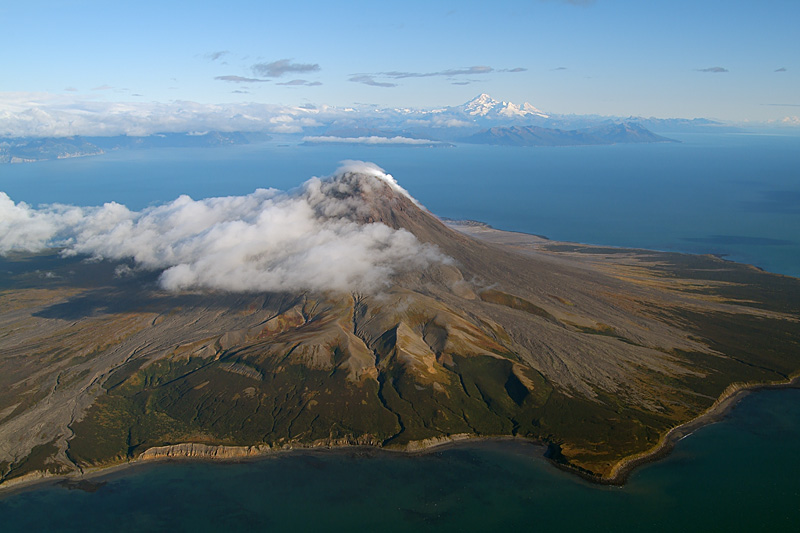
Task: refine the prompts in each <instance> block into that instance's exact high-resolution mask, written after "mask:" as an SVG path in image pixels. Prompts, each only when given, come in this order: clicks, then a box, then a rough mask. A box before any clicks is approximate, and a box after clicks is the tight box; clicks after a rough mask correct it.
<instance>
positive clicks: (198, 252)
mask: <svg viewBox="0 0 800 533" xmlns="http://www.w3.org/2000/svg"><path fill="white" fill-rule="evenodd" d="M359 176H360V177H359ZM381 183H383V184H385V185H388V186H389V187H391V188H392V189H395V190H396V191H398V193H400V194H407V193H406V192H405V191H404V190H403V189H402V188H401V187H400V186H399V185H398V184H397V182H396V181H395V180H394V178H392V176H391V175H389V174H386V173H385V172H384V171H383V170H382V169H380V168H379V167H377V166H375V165H373V164H370V163H364V162H357V161H353V162H345V164H344V166H343V167H342V168H340V169H339V171H337V173H336V174H335V175H334V176H333V177H332V178H330V179H319V178H312V179H310V180H308V181H307V182H306V183H305V184H304V185H303V186H302V187H301V188H300V189H298V190H295V191H293V192H290V193H284V192H281V191H277V190H275V189H259V190H257V191H255V192H253V193H251V194H249V195H246V196H229V197H224V198H208V199H205V200H193V199H191V198H189V197H188V196H185V195H184V196H180V197H179V198H177V199H176V200H174V201H172V202H170V203H167V204H164V205H160V206H154V207H148V208H146V209H144V210H142V211H132V210H130V209H128V208H127V207H125V206H124V205H121V204H117V203H113V202H112V203H107V204H105V205H103V206H101V207H88V208H87V207H77V206H67V205H58V204H54V205H45V206H39V207H31V206H29V205H27V204H25V203H23V202H20V203H15V202H13V201H12V200H11V199H10V198H9V197H8V196H7V195H6V194H5V193H2V192H0V255H2V254H8V253H13V252H16V251H38V250H43V249H47V248H52V247H59V248H62V254H63V255H74V254H86V255H89V256H92V257H94V258H105V259H111V260H117V261H126V262H133V264H134V265H135V266H136V267H137V268H139V269H145V270H156V271H161V275H160V278H159V280H160V284H161V287H162V288H164V289H166V290H184V289H194V288H206V289H216V290H224V291H233V292H241V291H287V290H309V289H310V290H318V291H329V290H333V291H353V290H359V291H379V290H381V289H382V288H383V287H384V286H386V285H387V284H388V283H389V282H390V280H391V278H392V276H394V275H395V274H397V273H399V272H402V271H405V270H412V269H413V270H419V269H424V268H426V267H427V266H430V265H432V264H436V263H440V262H449V261H450V260H449V259H448V258H447V257H445V256H444V255H442V253H441V252H439V251H438V250H437V249H436V248H435V247H434V246H431V245H428V244H424V243H421V242H420V241H418V240H417V238H416V237H415V236H414V235H413V234H411V233H410V232H408V231H405V230H402V229H400V230H395V229H392V228H390V227H389V226H386V225H384V224H382V223H380V222H373V223H366V224H365V223H359V222H357V220H361V219H363V218H364V214H365V213H369V205H368V204H367V201H366V200H362V198H361V196H359V194H356V193H357V192H358V193H360V194H363V193H364V191H366V190H375V191H376V192H377V191H379V190H380V187H383V185H381ZM412 200H413V198H412ZM129 270H130V268H129V267H127V268H126V267H124V266H122V267H121V268H120V270H119V272H120V273H121V274H122V273H124V272H126V271H129Z"/></svg>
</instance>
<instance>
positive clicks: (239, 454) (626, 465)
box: [0, 374, 800, 498]
mask: <svg viewBox="0 0 800 533" xmlns="http://www.w3.org/2000/svg"><path fill="white" fill-rule="evenodd" d="M789 388H800V374H799V375H795V376H791V377H790V378H789V379H788V380H787V381H784V382H777V383H733V384H731V385H729V386H728V387H727V388H726V389H725V390H724V391H723V393H722V394H721V395H720V397H719V398H718V399H717V400H716V401H715V402H714V403H713V404H712V405H711V406H710V407H709V408H708V409H706V410H705V411H704V412H703V413H701V414H700V415H698V416H697V417H695V418H693V419H692V420H689V421H687V422H685V423H683V424H681V425H679V426H675V427H674V428H672V429H671V430H669V431H668V432H667V433H665V434H664V435H663V436H662V437H661V439H660V440H659V441H658V443H656V444H655V445H654V446H653V447H652V448H650V449H649V450H646V451H644V452H640V453H638V454H634V455H632V456H628V457H625V458H623V459H621V460H620V461H619V462H618V463H617V464H616V465H615V466H614V467H613V469H612V472H611V475H609V476H607V477H600V476H596V475H592V474H591V473H589V472H586V471H583V470H580V469H578V468H576V467H574V466H571V465H569V464H568V463H562V462H558V461H556V460H554V459H552V458H551V457H549V456H548V450H549V443H547V442H544V441H540V440H536V439H530V438H526V437H520V436H515V435H494V436H492V435H471V434H468V433H460V434H454V435H447V436H442V437H433V438H429V439H424V440H420V441H411V442H409V443H408V444H406V445H405V446H388V447H384V446H380V445H375V444H369V443H364V442H353V441H348V440H347V439H336V440H335V441H329V440H326V441H318V442H314V443H308V444H302V443H288V444H286V445H284V446H281V447H270V446H269V445H260V446H226V445H208V444H200V443H191V442H188V443H178V444H172V445H166V446H155V447H152V448H148V449H147V450H145V451H144V452H142V453H141V454H140V455H139V456H138V457H136V458H134V459H131V460H128V461H124V462H120V463H115V464H108V465H101V466H95V467H89V468H85V469H83V471H82V472H73V473H69V474H60V475H55V474H48V473H44V472H33V473H30V474H26V475H25V476H21V477H19V478H15V479H10V480H7V481H4V482H3V483H0V498H3V497H6V496H10V495H12V494H16V493H20V492H24V491H27V490H32V489H35V488H36V487H37V486H39V485H45V484H53V485H57V484H63V485H64V486H65V487H66V488H68V489H70V490H73V489H78V490H90V491H91V490H92V488H93V487H99V486H102V484H104V483H105V482H103V483H94V482H93V480H95V479H97V478H100V477H105V476H109V475H113V474H115V473H120V472H122V471H125V470H127V469H130V468H136V467H141V466H146V465H155V464H163V463H168V462H175V461H196V462H232V463H241V462H248V461H256V460H261V459H264V458H267V457H270V456H278V455H282V454H288V453H307V452H348V451H354V452H357V451H359V450H360V451H361V452H362V453H396V454H406V455H409V456H414V455H424V454H427V453H434V452H437V451H443V450H448V449H452V448H456V447H458V446H462V445H466V446H468V445H476V444H480V443H487V444H493V443H513V444H526V445H530V446H533V447H535V450H536V453H534V454H531V455H532V456H539V457H541V458H542V459H544V460H546V461H547V462H548V463H549V464H550V465H551V466H553V467H555V468H558V469H559V470H562V471H564V472H567V473H569V474H572V475H576V476H577V477H579V478H581V479H583V480H585V481H588V482H590V483H592V484H596V485H608V486H619V487H621V486H624V485H625V483H626V482H627V481H628V479H629V477H630V475H631V474H632V473H633V472H634V471H635V470H636V469H637V468H639V467H641V466H645V465H647V464H650V463H653V462H656V461H659V460H660V459H664V458H666V457H667V456H668V455H669V454H670V453H671V452H672V450H673V449H674V447H675V445H676V444H677V443H678V442H680V441H681V440H682V439H684V438H685V437H687V436H689V435H691V434H692V433H694V432H695V431H697V430H698V429H700V428H702V427H705V426H707V425H710V424H713V423H715V422H718V421H720V420H722V419H724V418H725V417H726V416H727V414H728V413H729V412H730V411H731V410H732V409H733V408H734V407H735V406H736V404H737V403H738V402H739V401H741V400H742V399H743V398H744V397H746V396H747V395H749V394H751V393H753V392H757V391H759V390H770V389H789ZM84 482H86V485H85V486H82V484H83V483H84Z"/></svg>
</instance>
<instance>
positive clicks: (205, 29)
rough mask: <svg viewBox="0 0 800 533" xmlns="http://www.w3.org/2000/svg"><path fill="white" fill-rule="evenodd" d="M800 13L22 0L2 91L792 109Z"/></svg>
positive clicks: (763, 0) (620, 3)
mask: <svg viewBox="0 0 800 533" xmlns="http://www.w3.org/2000/svg"><path fill="white" fill-rule="evenodd" d="M798 21H800V2H798V1H797V0H760V1H755V0H753V1H744V0H742V1H739V0H724V1H723V0H719V1H717V0H693V1H688V0H672V1H660V0H652V1H641V0H640V1H636V0H594V1H589V0H586V1H581V0H572V1H559V0H550V1H544V0H542V1H540V0H528V1H523V2H513V1H505V2H504V1H494V2H471V1H463V0H462V1H453V2H451V1H438V2H437V1H431V0H428V1H424V2H419V1H409V0H406V1H403V2H386V3H382V2H375V1H374V0H373V1H369V2H294V3H292V4H291V5H289V3H288V2H282V3H277V2H266V1H262V2H255V1H253V2H248V1H235V0H233V1H229V2H227V3H225V4H224V6H223V4H222V3H220V2H203V1H197V0H196V1H192V2H166V1H164V0H162V2H150V1H140V2H136V3H131V2H125V3H122V2H109V1H106V2H97V1H91V0H85V1H41V0H27V1H25V2H21V1H11V0H8V1H3V2H2V3H0V64H2V66H3V74H0V105H2V99H3V98H4V94H3V93H6V94H5V97H8V94H7V93H39V96H38V97H40V98H45V97H53V96H57V97H58V98H61V99H62V100H64V99H75V100H78V101H85V100H102V101H114V102H171V101H175V100H188V101H193V102H199V103H205V104H213V103H236V102H259V103H275V104H285V105H298V104H305V103H313V104H329V105H336V106H346V105H352V104H354V103H374V104H378V105H381V106H402V107H405V106H409V107H436V106H443V105H457V104H460V103H463V102H465V101H467V100H469V99H470V98H472V97H474V96H475V95H477V94H479V93H481V92H487V93H489V94H491V95H492V96H494V97H495V98H497V99H501V100H510V101H513V102H523V101H528V102H530V103H532V104H533V105H535V106H536V107H538V108H540V109H542V110H544V111H548V112H551V113H567V114H568V113H577V114H601V115H618V116H628V115H643V116H657V117H687V118H692V117H712V118H719V119H723V120H729V121H737V122H738V121H768V120H781V119H784V118H786V117H796V116H797V115H800V59H799V58H800V54H798V51H800V32H799V31H798V28H797V24H798ZM248 80H260V81H248ZM18 96H19V94H17V95H16V96H15V97H18ZM31 98H36V97H34V96H31Z"/></svg>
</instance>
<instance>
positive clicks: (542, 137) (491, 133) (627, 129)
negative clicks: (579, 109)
mask: <svg viewBox="0 0 800 533" xmlns="http://www.w3.org/2000/svg"><path fill="white" fill-rule="evenodd" d="M461 140H462V142H466V143H470V144H496V145H504V146H580V145H598V144H629V143H658V142H678V141H675V140H673V139H668V138H667V137H662V136H661V135H656V134H655V133H653V132H652V131H650V130H648V129H647V128H644V127H642V126H641V125H639V124H636V123H633V122H623V123H621V124H616V123H611V124H601V125H599V126H593V127H591V128H583V129H577V130H561V129H556V128H542V127H539V126H510V127H494V128H489V129H487V130H483V131H481V132H478V133H476V134H474V135H470V136H469V137H465V138H463V139H461Z"/></svg>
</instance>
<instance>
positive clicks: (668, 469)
mask: <svg viewBox="0 0 800 533" xmlns="http://www.w3.org/2000/svg"><path fill="white" fill-rule="evenodd" d="M799 428H800V390H797V389H790V390H772V391H763V392H759V393H756V394H752V395H751V396H749V397H747V398H746V399H745V401H743V402H741V403H739V404H738V405H737V406H736V407H735V408H734V410H733V411H732V412H731V414H730V415H729V416H728V418H727V419H726V420H725V421H723V422H720V423H717V424H714V425H711V426H706V427H704V428H701V429H699V430H698V431H697V432H695V433H694V434H692V435H690V436H688V437H687V438H685V439H684V440H683V441H681V442H680V443H679V444H678V447H677V448H676V449H675V450H674V452H673V453H672V454H671V455H670V456H668V457H667V458H666V459H664V460H662V461H660V462H657V463H653V464H650V465H646V466H644V467H642V468H640V469H639V470H637V471H636V472H634V474H633V475H632V476H631V478H630V480H629V482H628V483H627V484H626V485H625V486H624V487H603V486H596V485H591V484H589V483H588V482H586V481H583V480H581V479H579V478H577V477H576V476H573V475H571V474H567V473H565V472H562V471H560V470H557V469H555V468H553V467H552V466H551V465H549V464H548V463H546V462H545V461H544V460H543V459H542V458H541V456H540V455H539V454H540V453H541V449H540V448H538V447H536V446H533V445H524V444H521V443H516V444H515V445H511V444H503V443H500V444H497V443H494V444H493V443H483V444H466V445H462V446H459V447H455V448H451V449H449V450H444V451H437V452H432V453H427V454H424V455H418V456H407V455H402V454H391V453H387V452H372V453H366V452H363V451H361V450H355V449H354V450H343V451H320V452H298V453H294V452H292V453H287V454H282V455H276V456H273V457H268V458H265V459H261V460H257V461H252V462H243V463H201V462H173V463H168V464H164V463H159V464H152V465H144V466H139V467H134V468H131V469H128V470H125V471H122V472H119V473H114V474H110V475H108V476H105V477H101V478H97V479H95V480H94V481H95V482H96V483H98V484H99V485H100V486H97V487H95V488H94V490H95V492H84V491H81V490H68V489H67V488H65V487H63V486H58V485H48V486H43V487H38V488H36V489H34V490H28V491H25V492H21V493H18V494H13V495H10V496H6V497H3V498H0V521H1V522H0V530H2V531H75V532H84V531H126V532H127V531H130V532H135V531H193V532H201V531H226V532H236V531H243V532H244V531H317V530H322V529H325V530H327V531H387V532H392V531H436V532H446V531H501V530H520V531H552V530H558V531H590V530H592V531H619V532H628V531H630V532H641V531H648V532H651V531H652V532H658V531H663V532H670V533H671V532H674V531H676V530H677V531H704V532H706V531H795V530H796V527H797V524H798V521H800V505H798V502H799V501H800V478H799V477H798V475H797V474H798V472H800V454H798V453H797V452H798V445H797V437H798V431H799Z"/></svg>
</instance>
